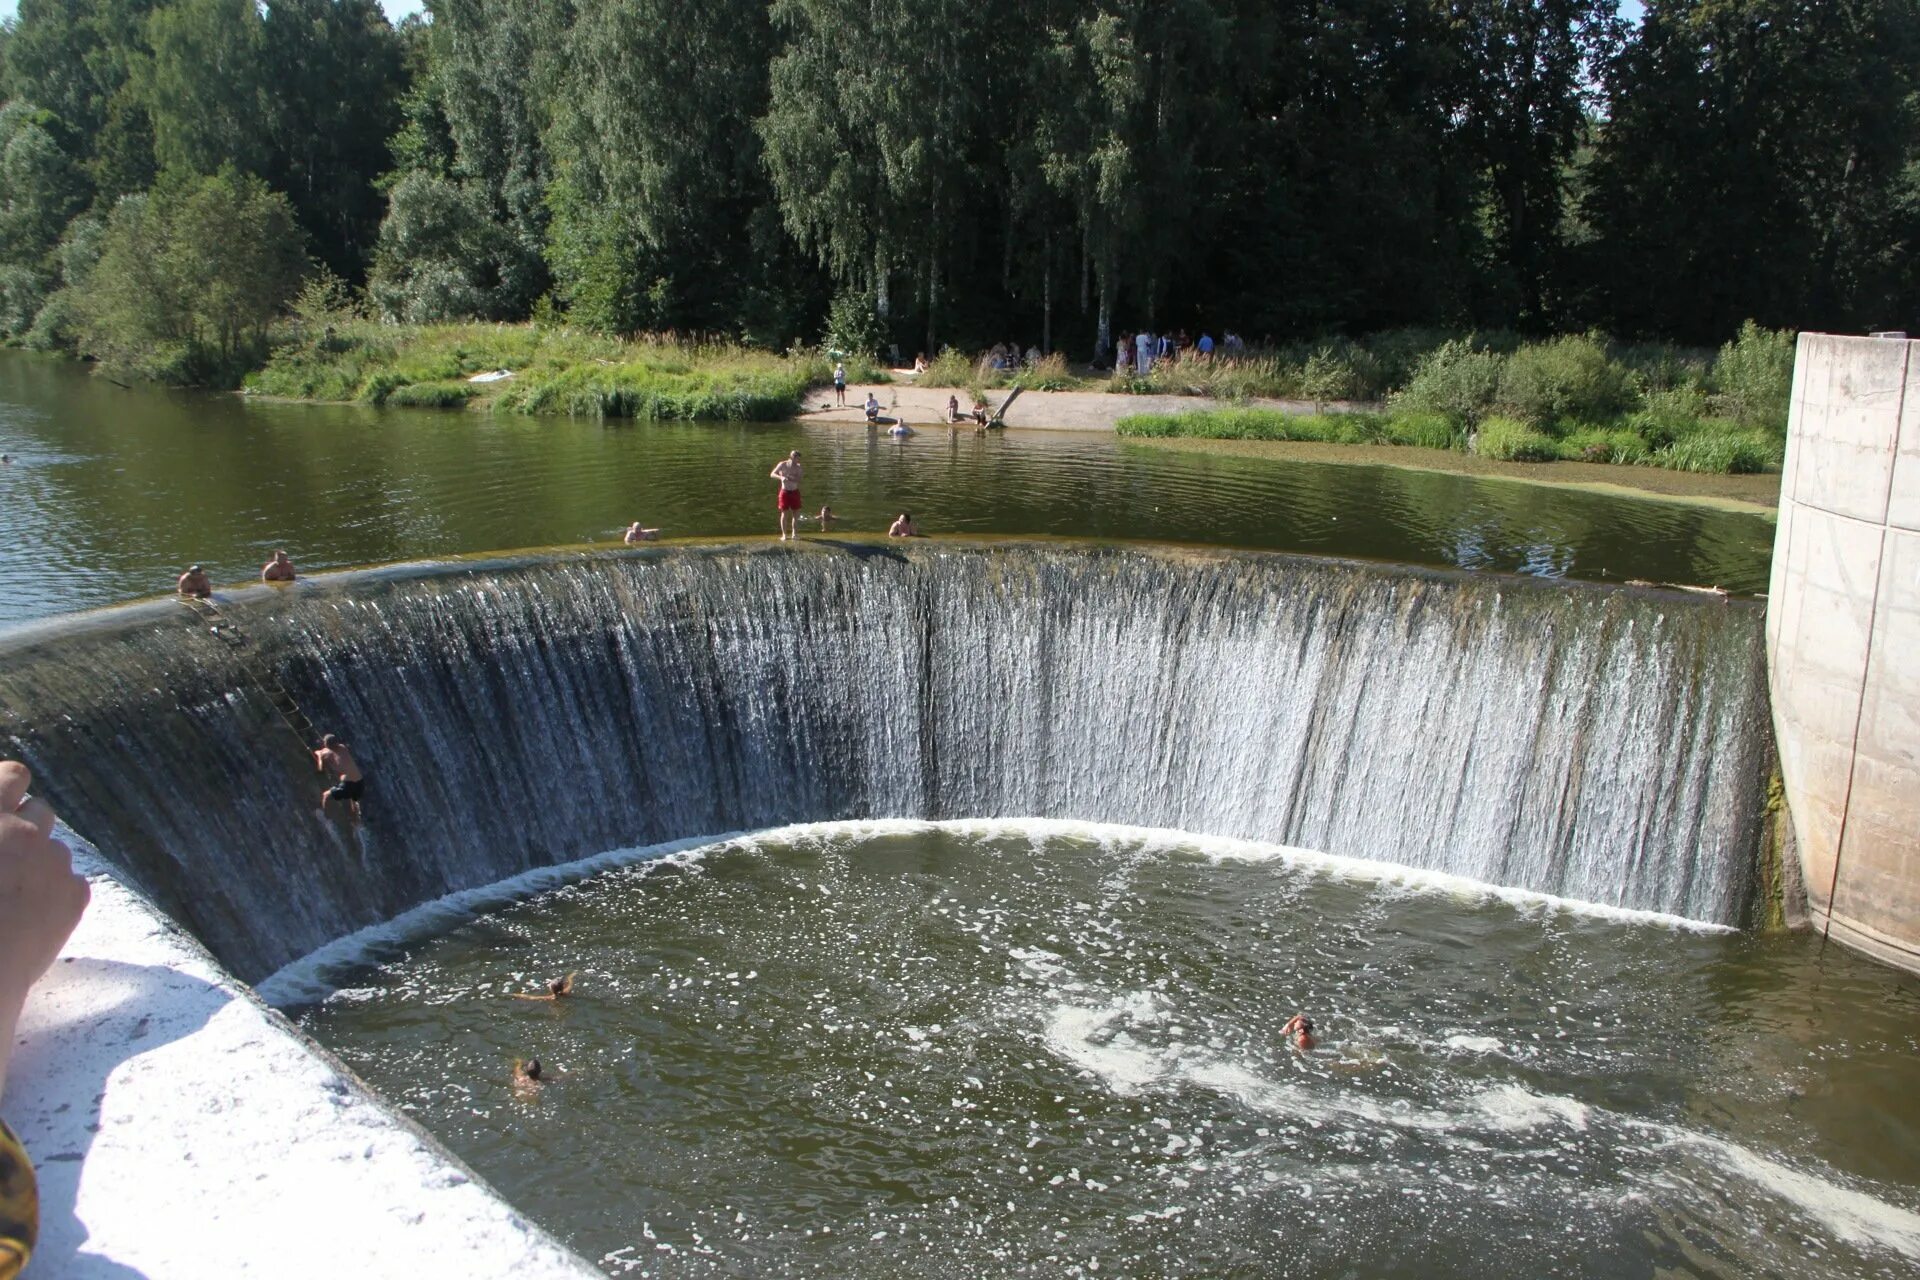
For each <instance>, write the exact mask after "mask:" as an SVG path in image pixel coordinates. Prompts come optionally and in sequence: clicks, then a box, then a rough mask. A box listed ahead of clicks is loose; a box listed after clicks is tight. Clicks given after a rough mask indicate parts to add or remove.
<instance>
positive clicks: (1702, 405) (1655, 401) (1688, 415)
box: [1625, 386, 1707, 449]
mask: <svg viewBox="0 0 1920 1280" xmlns="http://www.w3.org/2000/svg"><path fill="white" fill-rule="evenodd" d="M1706 413H1707V396H1706V393H1705V392H1704V391H1702V390H1700V389H1699V388H1698V387H1694V386H1679V387H1674V388H1671V389H1670V390H1666V391H1649V392H1647V393H1646V395H1644V396H1643V397H1641V407H1640V408H1639V410H1638V411H1636V412H1634V413H1631V414H1628V415H1627V418H1626V420H1625V421H1626V426H1627V428H1628V429H1629V430H1631V431H1634V432H1636V433H1637V434H1639V435H1640V436H1642V437H1644V438H1645V440H1646V442H1647V444H1648V445H1649V446H1650V447H1651V448H1655V449H1663V448H1665V447H1666V446H1667V445H1670V444H1672V443H1673V442H1674V440H1675V439H1676V438H1677V437H1679V436H1682V435H1685V434H1686V433H1687V432H1689V431H1692V430H1694V429H1695V428H1697V427H1698V426H1699V424H1700V420H1701V419H1702V418H1704V417H1705V416H1706Z"/></svg>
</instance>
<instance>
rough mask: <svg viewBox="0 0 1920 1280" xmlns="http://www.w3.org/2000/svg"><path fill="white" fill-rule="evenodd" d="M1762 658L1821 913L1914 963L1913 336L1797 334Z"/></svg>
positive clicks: (1918, 824) (1809, 879)
mask: <svg viewBox="0 0 1920 1280" xmlns="http://www.w3.org/2000/svg"><path fill="white" fill-rule="evenodd" d="M1767 658H1768V666H1769V671H1770V674H1771V677H1772V684H1773V715H1774V729H1775V734H1776V737H1777V739H1778V743H1779V752H1780V768H1781V774H1782V777H1783V778H1784V780H1785V782H1786V788H1787V798H1788V802H1789V805H1790V807H1791V810H1792V813H1793V823H1794V834H1795V836H1796V838H1797V841H1798V844H1799V850H1800V860H1801V866H1802V868H1803V869H1804V872H1805V875H1806V887H1807V894H1808V899H1809V905H1810V906H1811V908H1812V914H1813V924H1814V927H1815V928H1818V929H1827V928H1829V926H1830V927H1831V931H1832V937H1833V938H1834V939H1835V940H1836V941H1839V942H1843V943H1845V944H1847V945H1848V946H1851V947H1854V948H1855V949H1857V950H1860V951H1863V952H1866V953H1867V954H1869V955H1872V956H1874V957H1876V958H1878V959H1880V960H1883V961H1886V962H1887V963H1889V964H1893V965H1898V966H1899V967H1901V968H1904V969H1910V970H1914V971H1920V342H1909V341H1905V340H1895V339H1884V338H1848V337H1836V336H1832V335H1827V334H1812V333H1809V334H1802V335H1801V337H1800V349H1799V357H1798V360H1797V361H1796V364H1795V369H1794V385H1793V412H1792V418H1791V422H1790V426H1789V428H1788V442H1787V457H1786V467H1785V472H1784V474H1783V475H1782V477H1781V485H1780V525H1779V532H1778V534H1777V535H1776V540H1775V543H1774V555H1773V581H1772V588H1771V592H1770V599H1769V605H1768V610H1767Z"/></svg>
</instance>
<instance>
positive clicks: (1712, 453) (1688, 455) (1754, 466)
mask: <svg viewBox="0 0 1920 1280" xmlns="http://www.w3.org/2000/svg"><path fill="white" fill-rule="evenodd" d="M1785 451H1786V445H1785V442H1784V441H1782V440H1781V438H1780V437H1779V436H1776V435H1774V434H1773V433H1772V432H1770V431H1766V430H1755V429H1753V428H1743V427H1741V426H1740V425H1739V424H1737V423H1734V422H1730V421H1727V420H1725V419H1713V418H1709V419H1707V420H1705V421H1703V422H1698V423H1695V424H1693V427H1692V429H1691V430H1689V431H1687V432H1685V433H1684V434H1682V435H1680V436H1679V437H1678V438H1676V439H1675V440H1674V441H1673V443H1671V444H1669V445H1667V446H1666V447H1665V448H1662V449H1658V450H1655V451H1654V452H1653V453H1651V454H1650V455H1649V456H1648V457H1647V459H1646V461H1647V462H1648V463H1649V464H1651V465H1653V466H1656V467H1666V468H1667V469H1669V470H1671V471H1704V472H1718V473H1721V474H1725V475H1746V474H1754V473H1758V472H1762V471H1773V470H1776V469H1777V468H1778V467H1779V466H1780V463H1781V460H1782V458H1783V457H1784V455H1785Z"/></svg>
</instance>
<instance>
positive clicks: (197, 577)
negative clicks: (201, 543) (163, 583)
mask: <svg viewBox="0 0 1920 1280" xmlns="http://www.w3.org/2000/svg"><path fill="white" fill-rule="evenodd" d="M173 587H174V590H176V591H178V592H179V593H180V594H181V595H183V596H188V597H191V598H192V599H195V600H205V599H206V598H207V597H208V596H210V595H212V594H213V583H212V582H210V581H208V580H207V571H206V570H205V569H202V568H201V567H200V566H199V565H197V564H191V565H188V566H187V571H186V572H185V573H183V574H181V575H180V578H179V580H178V581H177V582H175V583H174V584H173Z"/></svg>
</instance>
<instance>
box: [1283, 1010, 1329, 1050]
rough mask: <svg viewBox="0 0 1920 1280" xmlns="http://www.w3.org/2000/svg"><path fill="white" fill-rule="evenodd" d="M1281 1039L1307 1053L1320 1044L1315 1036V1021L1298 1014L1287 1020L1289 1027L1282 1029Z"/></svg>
mask: <svg viewBox="0 0 1920 1280" xmlns="http://www.w3.org/2000/svg"><path fill="white" fill-rule="evenodd" d="M1280 1038H1281V1039H1283V1040H1290V1041H1292V1042H1293V1047H1294V1048H1296V1049H1299V1050H1301V1051H1302V1052H1305V1051H1306V1050H1308V1049H1311V1048H1313V1047H1314V1046H1315V1045H1317V1044H1319V1043H1320V1041H1319V1040H1318V1039H1317V1038H1315V1036H1314V1034H1313V1019H1312V1018H1309V1017H1308V1016H1307V1015H1306V1014H1304V1013H1296V1014H1294V1015H1293V1016H1292V1017H1291V1018H1288V1019H1287V1025H1286V1026H1284V1027H1282V1028H1280Z"/></svg>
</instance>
